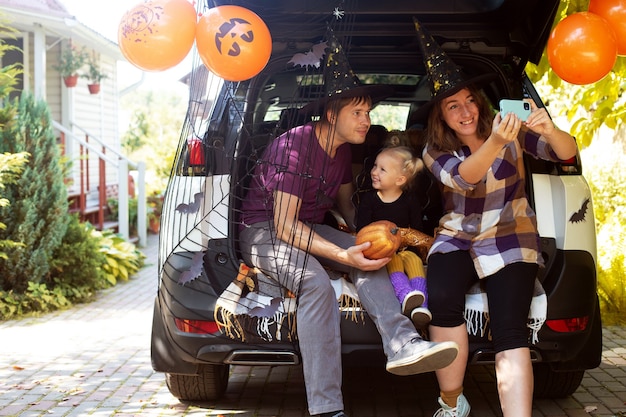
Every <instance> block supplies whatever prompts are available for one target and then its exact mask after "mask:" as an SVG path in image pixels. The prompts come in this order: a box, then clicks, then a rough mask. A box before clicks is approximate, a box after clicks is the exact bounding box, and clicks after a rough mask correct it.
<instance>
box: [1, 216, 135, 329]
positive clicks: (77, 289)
mask: <svg viewBox="0 0 626 417" xmlns="http://www.w3.org/2000/svg"><path fill="white" fill-rule="evenodd" d="M144 263H145V255H144V254H143V253H142V252H140V251H139V250H138V249H137V248H136V246H135V245H134V244H133V243H130V242H127V241H125V240H124V239H123V238H122V237H120V236H119V235H117V234H115V233H113V232H111V231H105V232H100V231H98V230H96V229H95V228H94V227H93V226H92V225H91V224H89V223H80V222H79V220H78V218H77V217H76V216H71V218H70V221H69V223H68V227H67V231H66V233H65V235H64V237H63V240H62V242H61V244H60V245H59V246H58V247H57V248H56V249H55V251H54V255H53V259H52V260H51V262H50V274H49V277H48V279H47V281H48V283H36V282H28V284H27V288H26V290H25V291H24V292H22V293H18V292H16V291H13V290H9V291H1V290H0V320H8V319H14V318H19V317H22V316H25V315H33V314H40V313H45V312H50V311H54V310H60V309H65V308H69V307H71V306H73V305H75V304H78V303H82V302H89V301H93V300H94V299H95V295H96V293H97V291H98V290H101V289H104V288H108V287H111V286H113V285H115V284H116V283H117V282H119V281H120V280H121V281H127V280H128V279H129V278H130V277H131V276H132V275H133V274H135V273H136V272H137V271H139V269H141V268H142V267H143V266H144Z"/></svg>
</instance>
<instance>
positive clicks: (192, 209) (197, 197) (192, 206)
mask: <svg viewBox="0 0 626 417" xmlns="http://www.w3.org/2000/svg"><path fill="white" fill-rule="evenodd" d="M203 197H204V193H195V194H194V196H193V203H189V204H187V203H180V204H179V205H177V206H176V211H178V212H180V213H185V214H191V213H197V212H198V210H199V209H200V204H202V198H203Z"/></svg>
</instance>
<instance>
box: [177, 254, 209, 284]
mask: <svg viewBox="0 0 626 417" xmlns="http://www.w3.org/2000/svg"><path fill="white" fill-rule="evenodd" d="M203 256H204V252H196V253H195V254H194V255H193V257H192V258H191V266H190V267H189V269H188V270H187V271H184V272H183V273H182V274H180V277H179V278H178V283H179V284H181V285H185V284H186V283H188V282H191V281H193V280H194V279H196V278H198V277H199V276H200V275H202V268H203V265H202V264H203V262H202V258H203Z"/></svg>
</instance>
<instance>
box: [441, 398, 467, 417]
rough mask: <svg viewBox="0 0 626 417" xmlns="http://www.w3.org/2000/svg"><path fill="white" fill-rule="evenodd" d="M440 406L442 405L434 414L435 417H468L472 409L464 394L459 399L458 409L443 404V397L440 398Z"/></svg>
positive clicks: (457, 401) (457, 402)
mask: <svg viewBox="0 0 626 417" xmlns="http://www.w3.org/2000/svg"><path fill="white" fill-rule="evenodd" d="M439 405H441V408H440V409H439V410H437V411H436V412H435V414H433V417H467V416H469V413H470V409H471V407H470V405H469V402H467V398H465V396H464V395H463V394H461V395H459V398H457V400H456V407H450V406H449V405H448V404H446V403H444V402H443V400H442V399H441V397H439Z"/></svg>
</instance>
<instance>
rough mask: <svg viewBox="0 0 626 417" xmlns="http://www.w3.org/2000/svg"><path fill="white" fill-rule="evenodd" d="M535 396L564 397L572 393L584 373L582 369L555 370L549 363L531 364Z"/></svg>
mask: <svg viewBox="0 0 626 417" xmlns="http://www.w3.org/2000/svg"><path fill="white" fill-rule="evenodd" d="M533 373H534V379H535V392H534V395H535V398H564V397H567V396H569V395H571V394H573V393H574V391H576V390H577V389H578V387H579V386H580V383H581V382H582V380H583V376H584V375H585V371H584V370H579V369H577V370H567V371H555V370H554V369H552V367H551V366H550V364H547V363H536V364H534V365H533Z"/></svg>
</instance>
